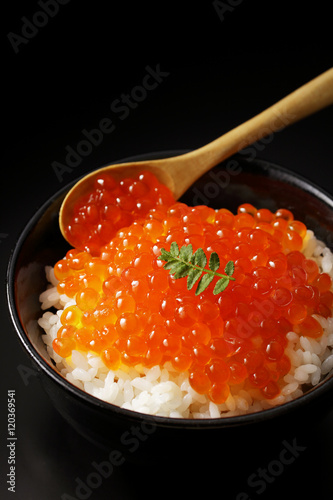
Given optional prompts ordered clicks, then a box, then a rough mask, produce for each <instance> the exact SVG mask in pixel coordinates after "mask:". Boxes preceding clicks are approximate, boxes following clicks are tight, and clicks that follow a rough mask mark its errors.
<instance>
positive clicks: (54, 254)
mask: <svg viewBox="0 0 333 500" xmlns="http://www.w3.org/2000/svg"><path fill="white" fill-rule="evenodd" d="M180 153H181V152H177V151H176V152H169V153H160V154H153V155H146V156H145V157H142V156H141V157H139V158H136V159H139V160H142V159H152V158H158V157H167V156H172V155H175V154H180ZM126 161H128V160H126ZM69 187H71V186H66V188H64V189H62V190H61V191H60V192H58V193H56V194H55V195H54V196H53V197H52V198H51V199H50V200H48V201H47V202H46V203H45V204H44V205H43V206H42V207H41V208H40V209H39V210H38V212H37V213H36V214H35V216H34V217H33V218H32V220H30V222H29V223H28V224H27V226H26V228H25V229H24V231H23V233H22V234H21V236H20V238H19V240H18V241H17V244H16V246H15V248H14V250H13V253H12V256H11V259H10V262H9V267H8V284H7V291H8V304H9V310H10V315H11V319H12V323H13V326H14V329H15V332H16V334H17V335H18V338H19V340H20V343H21V344H22V346H23V348H24V349H25V351H26V353H27V355H28V357H29V358H30V359H31V361H32V363H33V365H34V366H35V368H36V370H37V371H38V373H39V375H40V379H41V382H42V385H43V386H44V388H45V389H46V392H47V393H48V396H49V397H50V398H51V400H52V402H53V403H54V406H55V407H56V409H57V410H58V411H59V412H60V413H61V414H62V415H63V416H64V417H65V419H66V420H67V421H68V422H69V423H70V424H71V425H72V426H73V427H74V428H75V429H76V430H77V431H78V432H80V433H81V434H83V435H84V436H86V437H87V438H89V439H90V440H93V441H94V442H96V443H98V444H101V445H102V446H105V447H106V448H108V449H109V450H110V449H116V450H120V452H121V453H122V454H124V455H125V456H128V457H130V458H131V459H134V458H136V459H140V460H141V461H142V460H148V461H149V460H152V461H156V460H157V461H158V460H160V459H162V457H163V458H165V457H167V456H172V457H175V451H177V453H176V455H177V456H178V457H179V456H182V455H181V450H184V453H185V450H186V456H187V457H193V458H194V459H195V457H198V454H201V456H202V453H205V455H206V452H207V450H210V449H213V450H214V449H215V447H218V448H219V449H221V447H222V449H226V447H227V449H228V456H229V459H230V457H231V453H232V450H234V446H233V447H231V444H232V443H235V439H237V440H238V442H242V443H243V444H244V446H245V443H246V446H247V448H248V447H249V446H250V447H251V449H252V454H253V453H255V451H256V450H261V451H260V453H262V449H263V448H262V447H265V446H266V442H267V436H268V435H270V436H272V432H273V433H274V436H275V437H276V439H286V437H287V434H288V433H289V434H290V436H291V437H292V436H295V433H296V431H297V432H299V429H300V427H299V426H300V425H301V423H302V422H304V420H306V421H308V419H309V418H310V416H311V415H312V417H311V418H319V416H320V415H323V414H325V411H326V410H327V409H328V408H332V406H333V404H332V402H331V401H332V396H333V378H332V377H328V378H327V379H326V380H325V381H323V382H322V383H320V384H319V385H318V386H317V387H316V388H315V389H312V390H310V391H309V392H308V393H306V394H305V395H303V396H302V397H300V398H299V399H297V400H295V401H292V402H289V403H287V404H284V405H282V406H279V407H275V408H272V409H268V410H265V411H262V412H259V413H256V414H250V415H245V416H239V417H232V418H223V419H210V420H187V419H171V418H164V417H156V416H149V415H143V414H140V413H136V412H133V411H129V410H125V409H121V408H118V407H116V406H114V405H112V404H109V403H105V402H103V401H100V400H98V399H96V398H94V397H92V396H90V395H89V394H86V393H84V392H83V391H81V390H79V389H77V388H76V387H74V386H73V385H71V384H70V383H69V382H68V381H67V380H65V379H64V378H63V377H62V376H61V375H60V374H59V373H57V371H56V370H55V369H54V367H53V365H52V362H51V361H50V359H49V358H48V355H47V353H46V349H45V346H44V344H43V342H42V341H41V338H40V335H41V329H40V327H39V326H38V324H37V319H38V318H39V317H40V316H41V314H42V313H41V309H40V303H39V299H38V298H39V295H40V293H41V292H42V291H43V290H44V289H45V286H46V279H45V273H44V266H45V265H53V264H54V263H55V262H56V261H57V260H59V259H60V258H62V256H63V255H64V254H65V252H66V251H67V249H68V248H69V247H68V245H67V243H66V242H65V241H64V239H63V238H62V236H61V234H60V231H59V228H58V212H59V207H60V205H61V202H62V200H63V198H64V196H65V194H66V192H67V190H68V189H69ZM181 201H184V202H186V203H188V204H189V205H194V204H207V205H209V206H211V207H213V208H218V207H226V208H229V209H230V210H232V211H235V210H236V209H237V206H238V205H239V204H241V203H244V202H248V203H252V204H253V205H255V206H256V207H257V208H262V207H266V208H269V209H270V210H272V211H275V210H277V209H278V208H280V207H284V208H287V209H290V210H292V211H293V213H294V215H295V218H297V219H300V220H302V221H303V222H304V223H305V224H306V225H307V227H308V228H309V229H312V230H313V231H314V232H315V234H316V235H317V237H318V238H320V239H322V240H323V241H324V242H325V243H326V244H327V245H328V246H329V247H331V248H332V247H333V199H332V197H331V196H329V195H328V194H327V193H325V192H324V191H323V190H321V189H319V188H318V187H316V186H315V185H313V184H312V183H310V182H308V181H307V180H305V179H303V178H301V177H299V176H297V175H295V174H294V173H292V172H290V171H287V170H286V169H284V168H281V167H279V166H276V165H272V164H271V163H268V162H265V161H259V160H255V161H250V160H247V159H246V158H245V157H244V156H240V155H239V156H235V157H233V158H232V159H230V160H228V161H226V162H224V163H223V164H221V165H219V166H217V167H216V168H214V169H213V170H212V171H211V172H209V173H207V174H206V175H204V176H203V177H202V178H201V179H200V180H199V181H197V182H196V183H195V184H194V185H193V187H192V188H191V189H190V190H189V191H188V192H187V193H186V194H185V195H184V196H183V198H182V200H181ZM305 415H306V419H304V418H303V416H305ZM240 438H242V441H239V440H240ZM280 442H281V441H280ZM212 447H213V448H212ZM258 452H259V451H258Z"/></svg>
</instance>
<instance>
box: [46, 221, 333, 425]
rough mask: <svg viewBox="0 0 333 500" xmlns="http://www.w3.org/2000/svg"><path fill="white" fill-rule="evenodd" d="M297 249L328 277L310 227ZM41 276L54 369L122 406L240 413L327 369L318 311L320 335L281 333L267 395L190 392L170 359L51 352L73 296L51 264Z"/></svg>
mask: <svg viewBox="0 0 333 500" xmlns="http://www.w3.org/2000/svg"><path fill="white" fill-rule="evenodd" d="M302 251H303V253H304V255H305V256H306V257H307V258H312V259H314V260H315V261H316V262H317V264H318V266H319V269H320V271H321V272H325V273H328V274H329V275H330V276H331V278H332V279H333V254H332V252H331V251H330V249H329V248H327V247H325V245H324V243H323V242H321V241H319V240H317V239H316V238H315V236H314V233H313V232H312V231H309V230H308V231H307V235H306V237H305V239H304V245H303V250H302ZM46 277H47V280H48V281H49V285H48V288H47V290H45V291H44V292H43V293H42V294H41V296H40V301H41V308H42V310H44V311H46V312H44V314H43V316H42V317H41V318H40V319H39V321H38V323H39V325H40V326H41V328H42V329H43V330H44V332H45V333H44V334H43V336H42V338H43V341H44V343H45V344H46V347H47V352H48V354H49V356H50V357H51V359H52V360H53V361H54V363H55V365H56V368H57V370H58V371H59V372H60V373H61V374H62V375H63V376H64V377H65V378H66V379H67V380H68V381H69V382H70V383H72V384H73V385H75V386H76V387H78V388H80V389H82V390H83V391H85V392H87V393H89V394H91V395H92V396H94V397H96V398H99V399H101V400H103V401H106V402H108V403H112V404H114V405H117V406H120V407H122V408H126V409H128V410H133V411H136V412H140V413H146V414H151V415H159V416H164V417H171V418H220V417H231V416H236V415H243V414H247V413H253V412H258V411H262V410H265V409H267V408H270V407H272V406H276V405H280V404H283V403H286V402H288V401H291V400H293V399H296V398H298V397H299V396H301V395H302V394H303V393H304V392H306V391H307V390H308V389H309V388H310V387H312V386H315V385H317V384H318V383H319V382H320V381H321V380H322V379H323V377H325V376H327V375H328V374H329V373H330V372H332V371H333V318H327V319H326V318H324V317H321V316H318V315H316V316H315V318H316V319H317V320H318V321H319V322H320V324H321V325H322V327H323V331H324V333H323V335H322V337H321V338H319V339H312V338H308V337H299V336H298V335H297V334H296V333H295V332H289V333H288V334H287V339H288V346H287V348H286V354H287V355H288V356H289V358H290V361H291V364H292V367H291V370H290V372H289V373H288V374H287V375H286V376H285V377H284V379H283V386H282V389H281V394H279V396H278V397H276V398H275V399H272V400H266V399H264V400H263V399H262V397H260V395H259V391H258V390H256V389H252V390H247V391H246V390H243V389H242V387H241V386H232V387H231V393H230V395H229V397H228V399H227V400H226V402H225V403H223V404H219V405H216V404H215V403H213V402H212V401H210V400H209V398H208V397H206V396H205V395H202V394H198V393H197V392H195V391H194V390H193V389H192V387H191V386H190V383H189V380H188V374H187V373H178V372H176V371H175V370H174V369H173V367H172V365H171V364H170V363H166V364H165V365H164V366H163V367H159V366H154V367H153V368H150V369H148V368H145V367H144V366H142V365H137V366H135V367H134V368H133V367H131V368H129V367H127V366H124V365H122V366H121V367H120V369H118V370H117V371H112V370H109V369H108V368H107V367H106V366H105V365H104V363H103V361H102V360H101V358H100V357H99V356H98V355H96V354H93V353H90V352H88V353H82V352H78V351H73V353H72V356H71V358H67V359H66V360H65V359H63V358H61V357H60V356H58V355H57V354H56V353H55V352H54V350H53V349H52V341H53V340H54V339H55V338H56V337H57V332H58V329H59V328H60V327H61V322H60V316H61V313H62V311H63V310H64V309H65V308H66V307H68V306H70V305H73V304H75V301H74V299H70V298H68V297H67V296H66V295H59V293H58V292H57V280H56V278H55V276H54V272H53V268H52V267H51V266H47V267H46ZM50 308H56V309H57V312H56V313H53V312H51V311H47V309H50Z"/></svg>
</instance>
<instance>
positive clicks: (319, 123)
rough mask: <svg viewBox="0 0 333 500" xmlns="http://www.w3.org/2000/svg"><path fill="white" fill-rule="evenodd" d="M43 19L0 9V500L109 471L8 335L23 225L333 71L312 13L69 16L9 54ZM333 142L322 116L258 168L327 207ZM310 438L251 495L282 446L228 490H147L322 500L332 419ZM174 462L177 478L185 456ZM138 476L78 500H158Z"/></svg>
mask: <svg viewBox="0 0 333 500" xmlns="http://www.w3.org/2000/svg"><path fill="white" fill-rule="evenodd" d="M41 3H43V2H41ZM41 3H40V4H39V3H38V2H37V1H31V0H28V1H25V2H23V1H14V2H11V3H10V4H9V3H8V2H7V3H6V4H5V6H3V15H2V18H3V21H2V31H1V48H2V54H3V55H2V58H1V62H2V78H1V80H2V84H3V87H2V107H1V108H2V113H1V122H2V132H1V138H2V147H1V155H2V162H1V172H2V181H1V197H0V202H1V211H0V214H1V224H0V251H1V262H0V265H1V273H2V274H1V276H2V278H1V280H2V291H1V318H2V320H3V321H2V328H1V364H0V366H1V378H0V380H1V393H0V408H1V427H0V436H1V441H0V457H1V468H0V470H1V478H0V481H1V493H0V496H1V498H4V499H7V498H18V499H20V500H21V499H26V500H35V499H39V498H48V499H49V500H56V499H61V495H63V494H64V493H67V494H68V495H71V496H72V497H74V498H75V487H76V482H75V479H76V478H77V477H80V478H81V479H82V480H83V481H84V480H85V479H86V478H87V476H88V475H89V473H91V472H92V470H93V469H92V465H91V464H92V462H93V461H96V462H98V461H101V460H103V459H105V458H106V454H105V452H103V451H101V450H99V449H98V448H96V447H95V446H93V445H92V444H90V443H88V442H86V441H85V440H84V439H83V438H81V437H80V436H79V435H77V434H76V433H75V432H73V431H72V429H71V428H70V427H69V426H68V424H67V423H66V422H65V421H63V419H62V418H61V417H60V416H59V415H58V413H57V412H56V411H55V410H54V409H53V407H52V406H51V403H50V402H49V400H48V398H47V396H46V395H45V393H44V391H43V390H42V388H41V386H40V384H39V381H38V380H37V378H36V377H34V376H33V375H32V372H31V371H30V368H29V366H30V365H29V360H28V358H27V357H26V355H25V353H24V352H23V350H22V349H21V347H20V345H19V343H18V341H17V340H16V338H15V335H14V332H13V329H12V327H11V325H10V322H9V318H8V312H7V306H6V301H5V288H4V283H5V270H6V265H7V261H8V257H9V255H10V251H11V249H12V248H13V246H14V245H15V241H16V239H17V237H18V236H19V234H20V232H21V230H22V228H23V227H24V225H25V224H26V223H27V222H28V221H29V219H30V217H31V216H32V215H33V214H34V213H35V211H36V209H37V208H38V207H39V206H41V205H42V204H43V202H44V201H46V200H47V199H48V197H49V196H50V195H52V194H53V193H55V192H57V191H58V190H59V189H60V188H61V187H62V186H63V185H65V184H67V183H68V182H70V181H72V180H74V179H76V178H78V177H80V176H82V175H83V174H84V173H86V172H88V171H90V170H91V169H93V168H97V167H99V166H102V165H104V164H106V163H108V162H112V161H116V160H119V159H121V158H125V157H129V156H132V155H137V154H141V153H147V152H152V151H165V150H186V149H192V148H196V147H199V146H201V145H203V144H205V143H207V142H209V141H210V140H213V139H214V138H216V137H218V136H219V135H221V134H222V133H224V132H226V131H228V130H229V129H231V128H232V127H234V126H236V125H238V124H239V123H241V122H243V121H245V120H246V119H248V118H250V117H251V116H253V115H255V114H256V113H258V112H260V111H261V110H263V109H265V108H266V107H268V106H269V105H271V104H273V103H274V102H276V101H277V100H278V99H280V98H282V97H283V96H284V95H286V94H288V93H289V92H291V91H292V90H294V89H296V88H297V87H299V86H300V85H302V84H303V83H305V82H306V81H308V80H310V79H312V78H314V77H315V76H317V75H318V74H319V73H321V72H323V71H325V70H326V69H328V68H330V67H331V65H332V60H331V54H332V32H331V29H332V28H331V24H330V18H331V12H330V10H329V4H328V3H325V5H324V2H316V3H315V2H308V3H305V2H300V1H295V2H289V3H288V4H287V3H283V2H278V1H276V0H273V1H270V2H267V1H254V0H243V1H241V0H239V1H236V0H233V1H232V0H229V3H228V1H226V2H224V5H225V6H226V7H222V4H223V2H219V3H217V2H212V1H204V0H198V1H197V2H192V1H179V2H175V1H168V2H154V3H152V4H150V3H148V2H143V1H142V2H129V1H127V2H123V3H122V4H121V6H119V5H118V3H111V2H106V1H104V2H102V1H96V2H84V3H83V2H79V1H78V0H71V1H69V2H67V4H64V5H59V10H58V12H57V13H56V14H55V15H54V16H53V17H50V16H49V18H48V22H47V24H45V25H44V26H41V27H39V28H38V29H37V30H35V33H34V35H33V36H31V35H30V38H26V39H25V40H26V42H27V43H23V42H22V43H18V45H17V47H16V52H15V50H14V47H13V43H11V41H10V39H9V38H8V34H9V33H13V34H15V35H20V36H22V28H23V26H24V24H25V23H26V20H29V21H32V20H35V22H37V23H38V22H39V23H41V24H43V23H44V21H45V16H44V18H43V17H41V16H38V15H37V16H36V13H37V12H40V11H41V10H42V9H41ZM291 4H292V5H291ZM43 19H44V21H43ZM31 29H32V28H30V30H31ZM30 33H31V31H30ZM12 37H13V35H12ZM147 67H150V68H152V69H156V68H160V71H161V72H162V73H163V74H164V76H163V78H162V81H161V82H160V83H159V85H158V86H157V87H156V88H155V89H152V90H150V91H148V92H147V95H146V96H145V98H144V99H142V100H141V102H138V103H137V106H136V107H133V109H130V110H129V113H128V116H126V117H125V118H123V119H121V115H120V113H118V114H117V113H115V112H114V111H112V110H111V108H110V106H111V104H112V103H113V102H114V101H115V100H116V99H122V96H123V95H127V94H129V95H131V93H132V92H134V93H135V90H134V89H135V87H136V86H138V85H141V84H142V82H143V79H144V77H145V75H146V74H147ZM135 95H139V94H135ZM131 102H133V100H132V101H131ZM104 118H109V119H111V120H112V122H113V125H114V126H115V130H114V131H113V132H112V133H111V134H109V135H107V134H105V135H104V136H103V141H102V142H101V143H100V144H99V145H98V146H96V147H94V148H92V151H91V153H90V154H88V155H86V156H85V157H83V158H82V161H81V162H80V164H79V165H78V166H77V167H75V168H72V170H71V171H66V172H63V174H62V176H61V178H59V176H57V175H56V174H55V171H54V169H53V167H52V164H53V162H59V163H62V164H64V163H65V157H66V154H67V151H66V147H67V146H70V147H72V148H73V149H75V148H76V147H77V145H78V143H79V142H80V141H81V140H83V139H84V136H83V134H82V130H84V129H86V130H88V131H90V130H92V129H95V128H97V127H98V126H99V123H100V121H101V120H102V119H104ZM332 132H333V108H332V107H330V108H328V109H325V110H323V111H321V112H319V113H317V114H316V115H314V116H311V117H309V118H307V119H305V120H303V121H302V122H300V123H298V124H295V125H293V126H291V127H289V128H287V129H286V130H284V131H282V132H279V133H277V134H275V135H274V139H273V140H272V141H271V142H270V143H269V144H267V145H265V147H264V148H261V150H259V151H257V157H258V158H263V159H266V160H270V161H273V162H274V163H277V164H281V165H283V166H284V167H287V168H289V169H290V170H293V171H295V172H298V173H300V174H302V175H304V176H306V177H307V178H308V179H310V180H312V181H314V182H316V183H317V184H318V185H319V186H321V187H322V188H324V189H326V190H327V191H329V192H330V193H331V194H333V181H332V155H333V140H332ZM9 389H15V391H16V414H17V437H18V440H17V446H16V493H15V494H13V493H10V492H8V491H7V487H8V485H6V479H7V478H6V474H7V472H8V464H7V457H8V449H7V448H6V437H7V411H6V406H7V391H8V390H9ZM304 419H306V415H304ZM309 433H310V434H312V436H314V439H313V440H311V443H310V442H309V443H307V442H306V438H305V437H304V436H302V438H300V437H299V438H298V439H299V441H298V443H299V444H301V445H303V446H305V447H306V450H305V451H304V452H302V454H301V455H300V457H299V458H297V460H296V461H295V462H294V463H293V464H291V465H289V466H286V468H285V470H284V471H283V473H281V474H280V475H278V476H277V477H276V478H275V480H274V482H272V483H267V484H266V489H265V491H264V492H263V493H262V494H259V493H258V492H257V491H256V489H255V488H253V487H252V488H251V487H249V486H248V485H247V479H248V477H249V476H250V475H251V474H252V473H254V472H256V471H257V470H258V468H259V467H265V466H266V467H267V465H268V464H269V463H270V462H271V461H272V460H275V459H277V458H278V456H279V451H280V450H281V447H282V446H283V445H282V443H278V444H277V446H276V447H275V448H272V453H271V454H270V455H269V456H263V457H262V460H261V462H260V463H252V462H251V460H250V453H249V467H248V473H246V474H245V475H244V474H243V475H241V476H239V477H238V480H237V482H236V483H235V482H232V481H231V480H229V478H228V475H227V474H223V471H221V476H220V477H219V478H216V477H213V478H212V477H209V474H207V473H206V474H205V475H202V476H201V477H200V474H197V475H195V477H191V475H186V477H182V475H181V471H180V470H179V469H177V470H174V469H173V468H172V465H171V466H170V469H169V470H168V473H167V474H165V473H164V472H163V471H159V474H157V479H158V481H159V482H160V486H161V488H162V490H163V491H164V492H167V493H168V497H171V496H172V497H174V498H182V495H184V494H186V495H189V494H195V493H196V492H197V485H198V484H200V485H201V486H206V487H207V489H208V490H210V492H213V491H215V494H216V498H222V497H223V498H227V499H228V500H229V499H231V500H233V499H236V498H237V495H238V494H239V493H240V492H242V491H245V492H247V493H248V495H249V498H251V499H257V498H275V495H276V498H280V497H281V495H282V494H283V495H284V497H285V498H291V497H292V495H294V493H292V489H293V488H295V491H297V492H298V494H299V495H301V494H306V493H307V492H309V491H310V490H311V491H315V488H318V491H317V494H316V498H320V499H326V498H331V493H330V490H329V487H330V484H331V480H330V474H331V473H330V471H331V469H332V465H333V458H332V453H331V448H332V444H333V432H332V414H327V416H326V417H325V421H324V424H323V426H322V427H321V428H320V429H318V428H316V427H314V426H313V425H311V421H309ZM296 437H297V436H295V438H296ZM268 439H269V436H268ZM211 452H212V451H211V450H207V453H211ZM182 453H183V454H184V463H186V450H183V451H182ZM139 467H141V469H140V468H134V467H133V466H132V465H131V464H129V463H125V464H123V465H122V466H121V467H118V468H116V469H115V471H114V472H113V474H112V475H111V477H109V478H108V479H105V480H104V481H103V484H102V485H101V486H100V487H98V488H96V489H94V490H93V491H92V493H91V495H90V496H89V498H91V499H102V500H103V499H106V498H116V499H121V500H122V499H124V500H127V499H134V498H157V497H158V495H157V494H156V493H155V492H154V488H153V485H154V482H156V479H154V478H155V476H151V474H149V471H148V470H145V467H144V464H141V465H140V466H139ZM235 468H237V464H235ZM142 473H143V475H144V480H143V482H141V483H140V485H139V486H138V485H137V484H136V480H137V479H138V478H139V477H140V476H141V477H142ZM176 484H178V487H177V488H176ZM217 484H218V485H219V488H217V489H216V485H217ZM189 485H190V486H189ZM213 486H214V489H213ZM187 488H189V490H187ZM186 492H187V493H186ZM245 498H246V497H245Z"/></svg>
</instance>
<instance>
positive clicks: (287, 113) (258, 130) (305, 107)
mask: <svg viewBox="0 0 333 500" xmlns="http://www.w3.org/2000/svg"><path fill="white" fill-rule="evenodd" d="M331 104H333V68H331V69H329V70H327V71H325V72H324V73H322V74H321V75H319V76H317V77H316V78H314V79H313V80H311V81H309V82H308V83H306V84H305V85H303V86H301V87H300V88H298V89H297V90H295V91H294V92H292V93H291V94H288V95H287V96H286V97H284V98H283V99H281V100H280V101H278V102H276V103H275V104H273V105H272V106H270V107H269V108H267V109H266V110H264V111H262V112H261V113H259V114H258V115H256V116H254V117H253V118H250V119H249V120H248V121H246V122H244V123H242V124H241V125H239V126H238V127H236V128H234V129H233V130H230V131H229V132H227V133H226V134H224V135H222V136H221V137H219V138H217V139H215V140H214V141H212V142H210V143H208V144H206V145H205V146H203V147H201V148H199V149H196V150H195V151H191V152H190V153H186V154H185V155H183V156H182V159H183V160H184V161H185V162H186V163H187V164H188V166H189V168H190V169H191V175H190V176H189V175H187V176H186V175H183V176H182V175H181V174H182V172H184V170H183V169H182V168H179V163H178V167H177V162H173V163H172V164H171V165H169V167H168V168H170V170H171V169H172V172H171V171H170V170H169V172H170V173H171V175H172V177H174V178H175V185H176V186H177V190H179V192H180V193H183V192H185V191H186V189H188V188H189V187H190V185H191V184H192V183H193V182H194V181H195V180H196V179H198V178H199V177H200V176H201V175H203V174H204V173H205V172H207V171H208V170H210V169H211V168H212V167H214V166H215V165H217V164H218V163H220V162H221V161H223V160H225V159H226V158H228V157H230V156H231V155H233V154H234V153H236V152H238V151H240V150H241V149H243V148H245V147H246V146H248V145H249V144H253V143H254V142H256V141H257V140H259V139H262V138H263V137H266V136H268V135H270V134H272V133H274V132H277V131H278V130H281V129H283V128H285V127H287V126H288V125H291V124H293V123H295V122H297V121H298V120H301V119H302V118H305V117H306V116H309V115H311V114H313V113H315V112H317V111H319V110H320V109H323V108H325V107H326V106H329V105H331ZM179 159H180V158H179ZM175 160H176V158H175ZM188 179H189V180H190V184H189V185H187V182H188ZM176 197H177V193H176Z"/></svg>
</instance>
